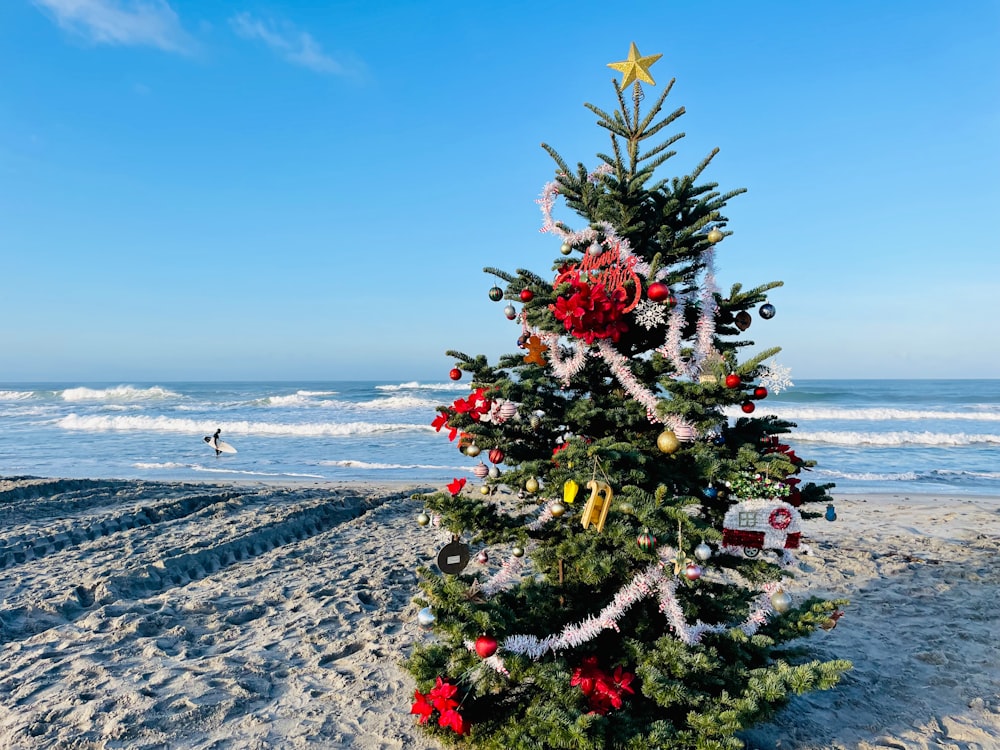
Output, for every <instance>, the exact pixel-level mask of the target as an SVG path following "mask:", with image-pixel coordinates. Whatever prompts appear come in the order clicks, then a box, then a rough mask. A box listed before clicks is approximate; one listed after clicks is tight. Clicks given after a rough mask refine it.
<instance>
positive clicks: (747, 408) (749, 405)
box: [740, 401, 757, 414]
mask: <svg viewBox="0 0 1000 750" xmlns="http://www.w3.org/2000/svg"><path fill="white" fill-rule="evenodd" d="M740 408H741V409H742V410H743V413H744V414H751V413H753V410H754V409H756V408H757V407H756V406H754V405H753V401H744V402H743V403H742V404H740Z"/></svg>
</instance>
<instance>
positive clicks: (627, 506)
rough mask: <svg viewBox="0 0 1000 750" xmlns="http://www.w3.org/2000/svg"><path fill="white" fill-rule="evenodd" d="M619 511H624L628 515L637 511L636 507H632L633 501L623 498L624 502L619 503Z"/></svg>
mask: <svg viewBox="0 0 1000 750" xmlns="http://www.w3.org/2000/svg"><path fill="white" fill-rule="evenodd" d="M618 512H619V513H624V514H625V515H626V516H631V515H632V514H633V513H635V508H634V507H632V503H630V502H629V501H628V500H622V502H620V503H618Z"/></svg>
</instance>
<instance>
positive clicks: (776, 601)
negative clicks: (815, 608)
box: [771, 589, 792, 614]
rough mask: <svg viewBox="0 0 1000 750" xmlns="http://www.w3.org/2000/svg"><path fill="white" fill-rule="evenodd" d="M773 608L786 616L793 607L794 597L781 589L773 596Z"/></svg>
mask: <svg viewBox="0 0 1000 750" xmlns="http://www.w3.org/2000/svg"><path fill="white" fill-rule="evenodd" d="M771 606H772V607H774V611H775V612H777V613H779V614H784V613H785V612H787V611H788V610H789V609H791V606H792V597H790V596H789V595H788V594H786V593H785V592H784V591H782V590H781V589H778V590H777V591H775V592H774V593H773V594H771Z"/></svg>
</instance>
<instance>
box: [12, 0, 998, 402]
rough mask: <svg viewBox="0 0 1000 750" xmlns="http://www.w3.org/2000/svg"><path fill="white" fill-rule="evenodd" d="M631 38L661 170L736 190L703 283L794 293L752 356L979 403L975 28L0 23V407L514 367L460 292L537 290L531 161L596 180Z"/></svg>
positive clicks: (939, 15) (690, 12)
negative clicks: (6, 399)
mask: <svg viewBox="0 0 1000 750" xmlns="http://www.w3.org/2000/svg"><path fill="white" fill-rule="evenodd" d="M633 41H634V42H635V43H636V44H637V46H638V48H639V50H640V52H641V53H642V54H643V55H651V54H657V53H661V54H662V55H663V57H662V58H661V59H660V60H659V62H657V63H656V64H655V65H654V66H653V67H652V69H651V72H652V74H653V76H654V78H655V79H656V82H657V86H655V87H647V96H649V97H652V96H655V95H656V94H657V93H658V92H659V91H660V86H661V85H662V84H665V83H666V82H668V81H669V80H670V79H671V78H676V79H677V83H676V84H675V86H674V89H673V91H672V93H671V95H670V98H669V99H668V105H672V106H673V107H678V106H684V107H685V108H686V110H687V114H686V115H685V116H684V117H682V118H681V119H680V121H679V123H678V124H677V129H678V130H682V131H683V132H685V133H686V134H687V136H686V137H685V138H684V139H683V140H682V141H681V142H680V144H679V145H678V155H677V156H676V157H674V158H673V159H672V160H671V161H670V162H669V163H668V167H669V169H668V170H667V171H666V172H664V173H662V174H663V175H664V176H670V175H673V174H684V173H687V172H688V171H690V170H691V169H692V168H693V167H694V166H695V165H696V164H697V163H698V162H699V161H700V160H701V159H702V158H703V157H704V156H705V155H706V154H707V153H708V152H709V151H710V150H711V149H712V148H713V147H715V146H718V147H719V148H720V149H721V153H720V154H719V156H718V157H717V158H716V159H715V161H714V162H713V164H712V166H711V167H710V169H709V171H708V173H707V174H706V176H707V177H708V178H711V179H712V180H714V181H717V182H719V183H720V187H721V188H722V189H727V190H728V189H732V188H738V187H746V188H748V190H749V192H748V193H747V194H745V195H742V196H739V197H738V198H736V199H734V200H733V201H731V202H730V204H729V206H728V207H727V211H726V214H727V216H728V217H729V219H730V224H729V229H731V230H732V231H734V232H735V234H734V235H733V236H731V237H728V238H727V239H726V240H725V241H724V243H723V244H722V245H720V250H719V254H718V258H717V266H718V272H719V279H720V282H721V285H722V286H723V287H724V288H728V286H729V285H730V284H731V283H732V282H735V281H739V282H741V283H742V284H743V285H744V286H745V287H748V286H752V285H756V284H759V283H763V282H767V281H771V280H776V279H781V280H783V281H784V282H785V286H784V287H783V288H781V289H779V290H776V291H774V292H773V293H772V295H771V302H772V303H773V304H774V305H775V307H776V309H777V315H776V316H775V317H774V318H773V319H772V320H770V321H763V320H760V319H759V318H755V320H754V324H753V325H752V327H751V328H750V330H749V331H748V333H749V334H751V335H752V336H751V337H752V338H753V339H754V340H755V341H756V342H757V343H758V344H759V345H761V346H772V345H778V346H781V347H783V352H782V353H781V354H780V355H779V356H778V358H777V360H778V362H779V363H780V364H781V365H783V366H787V367H790V368H791V374H792V378H793V379H795V378H802V379H805V378H826V377H829V378H842V377H875V378H883V377H1000V346H998V344H1000V334H998V333H997V329H998V326H997V324H996V323H995V322H994V317H995V315H994V311H995V309H996V298H997V297H998V292H1000V280H998V277H1000V260H998V258H997V252H996V250H997V244H998V243H997V239H996V234H995V232H996V230H995V227H994V223H995V217H996V216H997V211H998V206H1000V188H998V179H997V177H998V175H1000V139H998V134H1000V52H998V50H1000V5H998V4H997V3H996V2H992V1H991V0H981V1H977V0H966V1H960V2H953V3H941V2H925V1H924V0H896V1H895V2H879V3H872V2H869V1H868V0H847V1H844V2H837V3H818V2H807V3H801V2H792V1H791V0H788V1H786V2H766V1H764V2H754V3H746V2H738V1H736V0H732V1H725V0H723V1H722V2H714V3H698V2H693V1H688V2H680V0H672V1H670V2H666V1H664V0H657V1H656V2H645V1H636V2H630V3H623V4H617V5H616V4H611V3H606V2H602V3H598V2H590V1H589V0H576V1H574V2H559V1H555V2H549V3H538V2H536V1H535V0H531V2H521V1H520V0H512V1H509V2H505V3H491V4H487V3H475V2H467V1H466V2H377V1H375V2H358V1H354V2H329V3H315V2H310V3H305V2H303V3H297V2H259V1H257V0H248V1H247V2H245V3H244V2H240V1H239V0H235V1H233V2H226V3H221V2H207V1H204V0H202V1H195V0H5V2H3V3H2V4H0V70H2V71H3V73H2V76H0V268H2V270H3V285H2V292H0V381H24V380H74V381H114V382H124V381H149V380H153V381H167V380H177V379H204V380H214V379H240V380H253V379H293V380H294V379H318V380H324V379H349V378H365V379H367V378H374V379H383V378H385V379H397V378H404V379H441V378H443V377H444V376H445V374H446V373H447V371H448V369H449V368H450V367H451V366H452V363H451V360H449V359H448V358H447V357H445V356H444V352H445V351H446V350H447V349H458V350H461V351H465V352H467V353H470V354H476V353H485V354H488V355H489V356H490V357H491V358H495V357H496V356H497V355H498V354H500V353H504V352H510V351H515V350H516V347H515V340H516V338H517V335H518V333H519V330H518V329H517V327H516V326H515V324H513V323H511V322H509V321H507V320H506V318H505V317H504V316H503V314H502V305H498V304H495V303H493V302H490V301H489V299H488V298H487V294H486V293H487V290H488V289H489V287H490V286H491V280H490V277H487V276H486V275H484V274H483V273H482V268H483V267H484V266H498V267H502V268H507V269H510V270H514V269H516V268H519V267H524V268H530V269H532V270H534V271H536V272H539V273H546V274H547V273H548V269H549V267H550V263H551V261H552V260H553V258H555V257H557V256H558V245H559V242H558V240H557V239H556V238H553V237H552V236H550V235H543V234H540V233H539V231H538V229H539V226H540V225H541V214H540V213H539V210H538V206H537V204H536V203H535V200H536V198H537V197H538V195H539V193H540V191H541V189H542V186H543V185H544V184H545V183H546V182H547V181H548V180H550V179H551V178H552V175H553V172H554V163H553V162H552V161H551V160H550V158H549V157H548V155H547V154H545V152H544V151H543V150H542V149H541V148H540V147H539V144H540V143H542V142H543V141H544V142H546V143H549V144H551V145H552V146H554V147H555V148H556V149H557V150H558V151H559V152H560V154H561V155H562V156H563V157H564V158H565V159H566V160H567V161H569V162H570V163H576V162H581V161H582V162H584V163H585V164H587V165H588V166H591V167H593V166H596V165H597V163H598V162H597V160H596V159H595V156H594V155H595V154H596V153H598V152H602V151H606V150H607V149H608V141H607V137H606V134H605V132H604V131H603V130H601V129H600V128H598V127H596V125H595V124H594V119H595V118H594V116H593V114H592V113H591V112H589V111H588V110H587V109H585V108H584V106H583V104H584V102H591V103H593V104H596V105H597V106H600V107H602V108H604V109H613V108H614V107H615V97H614V90H613V87H612V83H611V78H612V76H613V75H616V74H615V72H614V71H612V70H611V69H610V68H608V67H607V63H609V62H614V61H618V60H623V59H624V58H625V57H626V55H627V53H628V47H629V43H630V42H633ZM557 213H559V212H558V211H557ZM559 218H563V219H564V220H566V221H567V222H568V223H569V224H570V225H572V226H573V227H574V228H579V226H581V225H582V221H581V220H579V219H578V218H577V217H576V216H575V215H573V214H571V213H570V212H568V211H566V210H565V209H563V210H562V212H561V213H559Z"/></svg>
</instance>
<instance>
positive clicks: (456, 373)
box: [448, 367, 462, 380]
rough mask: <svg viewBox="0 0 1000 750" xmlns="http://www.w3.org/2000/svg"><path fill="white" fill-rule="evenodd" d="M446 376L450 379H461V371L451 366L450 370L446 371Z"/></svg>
mask: <svg viewBox="0 0 1000 750" xmlns="http://www.w3.org/2000/svg"><path fill="white" fill-rule="evenodd" d="M448 377H449V378H451V379H452V380H461V379H462V371H461V370H459V369H458V368H457V367H453V368H451V372H449V373H448Z"/></svg>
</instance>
